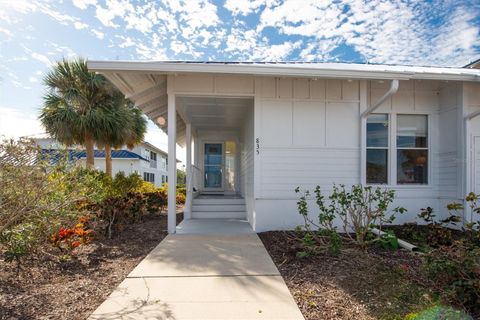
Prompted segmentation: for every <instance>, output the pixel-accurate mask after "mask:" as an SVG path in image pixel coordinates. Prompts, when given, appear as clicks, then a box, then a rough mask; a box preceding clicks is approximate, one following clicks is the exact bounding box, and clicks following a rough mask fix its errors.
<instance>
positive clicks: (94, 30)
mask: <svg viewBox="0 0 480 320" xmlns="http://www.w3.org/2000/svg"><path fill="white" fill-rule="evenodd" d="M90 31H91V32H92V33H93V35H94V36H95V37H97V39H100V40H103V38H105V34H104V33H103V32H101V31H98V30H96V29H92V30H90Z"/></svg>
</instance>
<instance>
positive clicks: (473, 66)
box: [464, 59, 480, 69]
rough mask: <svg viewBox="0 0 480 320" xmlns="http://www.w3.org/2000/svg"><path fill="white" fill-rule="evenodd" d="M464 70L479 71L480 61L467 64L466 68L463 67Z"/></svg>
mask: <svg viewBox="0 0 480 320" xmlns="http://www.w3.org/2000/svg"><path fill="white" fill-rule="evenodd" d="M464 68H468V69H480V59H477V60H475V61H472V62H470V63H469V64H467V65H466V66H464Z"/></svg>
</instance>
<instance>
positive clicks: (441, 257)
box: [424, 242, 480, 314]
mask: <svg viewBox="0 0 480 320" xmlns="http://www.w3.org/2000/svg"><path fill="white" fill-rule="evenodd" d="M424 272H425V274H426V276H427V278H428V279H429V280H430V282H431V286H433V287H434V288H436V289H437V291H438V293H439V294H440V295H441V296H442V297H443V298H444V299H445V300H447V301H450V302H453V303H455V304H457V305H463V306H464V307H466V308H467V309H468V310H469V311H470V312H472V313H477V314H478V313H480V304H479V303H478V301H480V248H478V247H469V246H465V245H464V244H463V243H461V242H456V243H454V244H453V245H452V246H450V247H442V248H439V249H435V250H433V251H431V252H429V253H428V254H426V255H425V261H424Z"/></svg>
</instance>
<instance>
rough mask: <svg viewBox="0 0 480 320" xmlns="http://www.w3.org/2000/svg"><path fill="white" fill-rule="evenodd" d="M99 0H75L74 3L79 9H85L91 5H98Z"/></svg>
mask: <svg viewBox="0 0 480 320" xmlns="http://www.w3.org/2000/svg"><path fill="white" fill-rule="evenodd" d="M96 4H97V0H73V5H74V6H75V7H77V8H79V9H82V10H85V9H87V7H88V6H89V5H92V6H94V5H96Z"/></svg>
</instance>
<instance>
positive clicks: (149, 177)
mask: <svg viewBox="0 0 480 320" xmlns="http://www.w3.org/2000/svg"><path fill="white" fill-rule="evenodd" d="M143 180H145V181H147V182H151V183H155V174H154V173H150V172H144V173H143Z"/></svg>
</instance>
